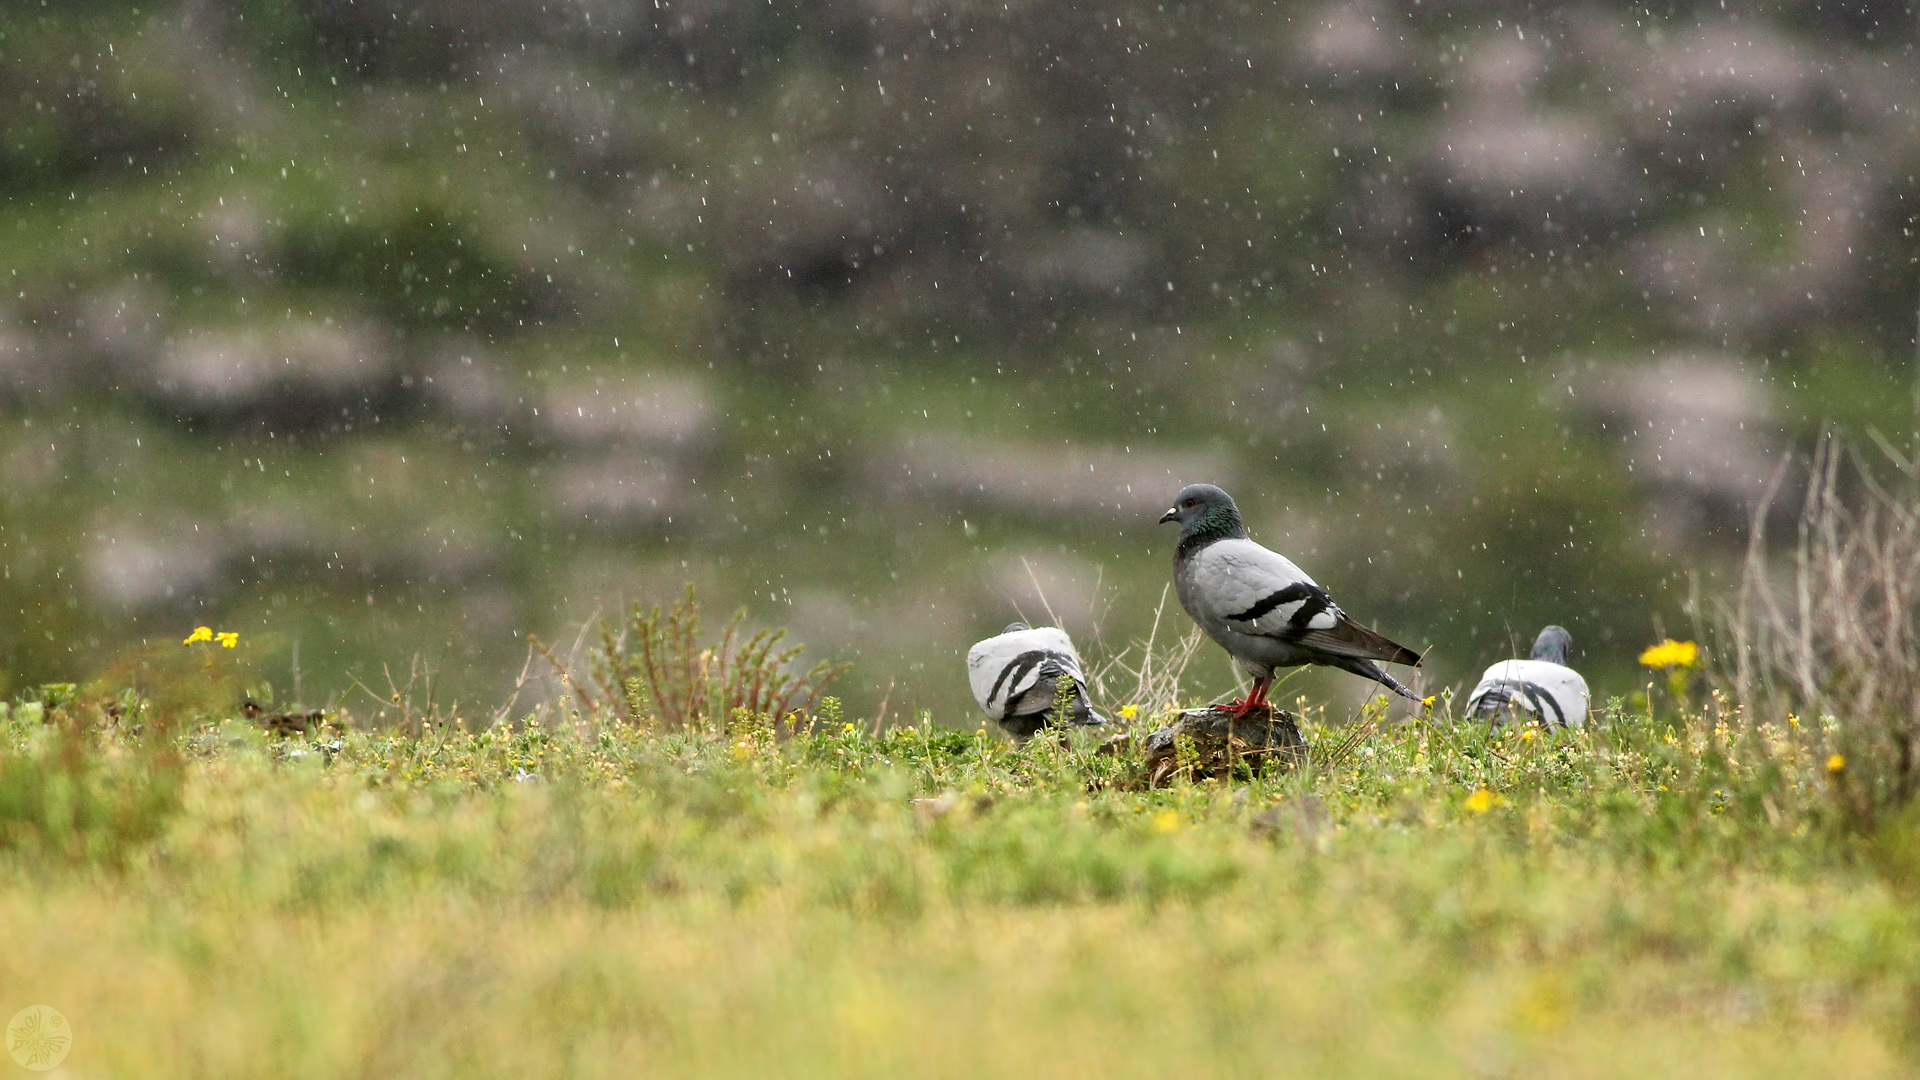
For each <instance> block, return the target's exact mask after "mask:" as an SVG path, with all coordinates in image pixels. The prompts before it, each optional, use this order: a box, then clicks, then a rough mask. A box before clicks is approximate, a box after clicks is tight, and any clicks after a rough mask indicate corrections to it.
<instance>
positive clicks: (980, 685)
mask: <svg viewBox="0 0 1920 1080" xmlns="http://www.w3.org/2000/svg"><path fill="white" fill-rule="evenodd" d="M1061 675H1066V676H1067V677H1068V678H1070V679H1072V680H1073V681H1074V682H1075V683H1077V684H1080V685H1085V683H1086V675H1085V673H1084V672H1083V671H1082V670H1081V667H1080V655H1079V653H1077V652H1075V651H1074V648H1073V641H1072V639H1070V638H1068V637H1067V634H1066V631H1064V630H1061V629H1060V628H1059V627H1057V626H1037V627H1034V628H1033V629H1031V630H1015V631H1011V632H1009V633H1005V634H998V635H995V636H994V637H990V638H988V639H986V640H985V641H982V642H980V643H978V644H976V645H975V646H974V647H973V648H971V649H969V650H968V651H967V682H968V684H969V685H970V686H971V687H972V688H973V699H974V700H975V701H977V702H979V704H980V708H981V710H982V711H984V712H985V713H986V714H987V716H988V717H990V718H991V719H993V720H994V721H995V722H1000V721H1004V720H1006V719H1007V718H1008V717H1009V716H1020V715H1025V714H1027V713H1034V712H1044V711H1046V710H1047V709H1049V708H1051V707H1052V706H1053V699H1054V694H1055V693H1056V687H1057V684H1058V680H1059V677H1060V676H1061Z"/></svg>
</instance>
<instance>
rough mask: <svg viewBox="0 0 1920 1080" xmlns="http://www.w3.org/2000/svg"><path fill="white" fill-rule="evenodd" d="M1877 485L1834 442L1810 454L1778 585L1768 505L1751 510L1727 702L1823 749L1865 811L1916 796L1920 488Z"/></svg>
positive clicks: (1849, 797)
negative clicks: (1792, 730)
mask: <svg viewBox="0 0 1920 1080" xmlns="http://www.w3.org/2000/svg"><path fill="white" fill-rule="evenodd" d="M1895 462H1896V464H1897V465H1899V466H1900V467H1901V468H1902V469H1903V470H1904V471H1906V473H1907V474H1908V477H1909V482H1908V483H1907V484H1905V485H1903V486H1901V487H1899V488H1890V487H1887V486H1885V485H1883V484H1881V483H1880V482H1879V481H1878V480H1877V479H1876V478H1875V477H1874V475H1873V473H1872V470H1871V469H1870V468H1869V467H1868V466H1867V464H1866V463H1865V462H1862V461H1861V460H1860V459H1859V458H1858V457H1857V455H1855V454H1853V453H1851V452H1850V451H1849V450H1848V449H1847V448H1845V447H1844V446H1843V445H1842V444H1841V442H1840V440H1839V439H1837V438H1833V437H1829V438H1828V439H1827V440H1825V441H1824V442H1823V444H1822V445H1821V447H1820V448H1819V449H1818V450H1817V451H1816V452H1815V455H1814V457H1813V459H1812V461H1811V462H1810V463H1809V468H1808V473H1809V475H1808V484H1807V492H1806V496H1805V499H1804V500H1803V502H1802V505H1801V511H1800V517H1799V522H1798V535H1797V540H1796V543H1795V545H1794V548H1793V551H1792V555H1791V558H1790V560H1789V566H1790V572H1789V573H1788V574H1787V575H1785V580H1781V578H1782V576H1783V575H1781V574H1780V573H1779V568H1777V567H1776V564H1775V561H1774V560H1773V559H1772V558H1770V557H1769V555H1768V552H1767V545H1766V535H1765V524H1766V516H1767V511H1768V505H1767V503H1769V502H1771V500H1772V499H1773V498H1774V493H1777V491H1778V489H1779V487H1780V486H1781V482H1782V480H1784V478H1785V475H1786V470H1785V469H1784V468H1783V470H1782V472H1781V474H1780V476H1779V477H1776V480H1775V483H1774V485H1773V491H1772V492H1770V493H1769V496H1768V499H1767V500H1766V501H1765V502H1763V503H1762V505H1761V507H1760V508H1759V510H1758V511H1757V512H1756V513H1755V516H1754V525H1753V529H1752V533H1751V539H1750V542H1749V547H1748V552H1747V560H1746V571H1745V574H1744V576H1743V580H1742V584H1741V589H1740V594H1739V598H1738V601H1737V605H1736V607H1735V610H1734V611H1733V612H1731V613H1730V616H1729V617H1728V618H1726V619H1725V620H1723V621H1724V623H1725V624H1726V632H1727V634H1728V636H1729V637H1730V638H1731V644H1732V646H1733V647H1732V649H1730V650H1729V652H1730V653H1731V659H1732V664H1733V670H1732V672H1731V677H1732V682H1733V690H1734V692H1735V695H1736V699H1737V700H1738V701H1739V702H1740V704H1741V705H1742V706H1743V707H1744V708H1745V710H1746V711H1747V715H1748V716H1749V717H1751V718H1753V719H1754V720H1756V721H1780V722H1783V723H1786V722H1787V721H1788V718H1789V717H1791V718H1792V722H1791V723H1788V724H1787V726H1789V727H1796V726H1797V728H1798V730H1801V731H1803V732H1805V733H1806V735H1807V737H1809V738H1810V739H1812V740H1815V742H1816V745H1817V748H1818V749H1819V750H1820V751H1821V753H1823V754H1829V755H1837V756H1836V757H1829V758H1828V759H1827V760H1828V768H1829V772H1830V774H1831V778H1832V782H1833V784H1834V786H1835V791H1836V792H1837V793H1839V794H1840V795H1841V796H1842V799H1841V801H1842V803H1843V805H1844V806H1845V808H1846V809H1847V810H1848V812H1849V813H1851V814H1854V815H1855V816H1857V817H1863V818H1871V817H1872V816H1874V814H1875V813H1876V812H1877V811H1878V810H1879V809H1882V808H1888V807H1895V806H1900V805H1904V804H1905V803H1907V802H1909V801H1910V800H1911V799H1912V798H1913V797H1914V795H1915V794H1916V792H1917V791H1920V776H1916V770H1915V761H1914V742H1915V738H1916V736H1917V735H1920V527H1917V526H1920V487H1916V485H1915V484H1914V483H1913V482H1912V478H1914V477H1915V476H1916V473H1915V472H1914V470H1913V468H1912V464H1913V463H1911V462H1907V461H1905V460H1902V459H1900V458H1898V457H1896V458H1895Z"/></svg>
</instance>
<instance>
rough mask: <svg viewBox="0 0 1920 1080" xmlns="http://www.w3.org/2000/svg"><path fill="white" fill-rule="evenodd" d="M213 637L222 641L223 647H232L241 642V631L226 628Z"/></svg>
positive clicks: (221, 645)
mask: <svg viewBox="0 0 1920 1080" xmlns="http://www.w3.org/2000/svg"><path fill="white" fill-rule="evenodd" d="M213 637H214V640H216V641H218V642H219V643H220V647H221V648H223V649H231V648H233V647H235V646H237V645H239V644H240V632H239V631H237V630H225V631H222V632H220V633H218V634H215V635H213Z"/></svg>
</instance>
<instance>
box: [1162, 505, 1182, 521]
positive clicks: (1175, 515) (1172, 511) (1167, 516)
mask: <svg viewBox="0 0 1920 1080" xmlns="http://www.w3.org/2000/svg"><path fill="white" fill-rule="evenodd" d="M1179 520H1180V508H1179V507H1177V506H1175V507H1171V508H1169V509H1168V510H1167V512H1166V513H1164V514H1161V515H1160V524H1162V525H1165V524H1166V523H1167V522H1169V521H1179Z"/></svg>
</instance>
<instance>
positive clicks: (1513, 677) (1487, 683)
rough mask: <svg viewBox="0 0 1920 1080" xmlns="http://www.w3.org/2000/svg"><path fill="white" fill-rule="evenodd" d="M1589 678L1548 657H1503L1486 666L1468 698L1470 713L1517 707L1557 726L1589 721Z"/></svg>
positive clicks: (1498, 710)
mask: <svg viewBox="0 0 1920 1080" xmlns="http://www.w3.org/2000/svg"><path fill="white" fill-rule="evenodd" d="M1588 697H1589V695H1588V692H1587V680H1585V679H1583V678H1581V677H1580V673H1579V672H1577V671H1575V670H1573V669H1572V668H1570V667H1567V666H1565V665H1563V664H1555V663H1552V662H1550V661H1546V660H1502V661H1501V662H1500V663H1498V664H1495V665H1493V666H1492V667H1490V668H1488V669H1487V673H1486V674H1485V675H1483V676H1481V678H1480V682H1479V684H1478V685H1476V686H1475V687H1474V688H1473V693H1472V694H1471V695H1470V696H1469V697H1468V698H1467V714H1468V715H1470V716H1472V715H1482V714H1487V715H1491V714H1493V713H1498V712H1501V711H1504V710H1505V709H1507V708H1509V707H1516V708H1519V709H1522V710H1524V711H1526V712H1529V713H1532V714H1533V715H1535V716H1537V717H1539V718H1540V719H1541V720H1542V721H1543V722H1545V723H1548V724H1551V725H1553V726H1556V727H1580V726H1581V725H1582V724H1585V723H1586V721H1587V704H1588Z"/></svg>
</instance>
